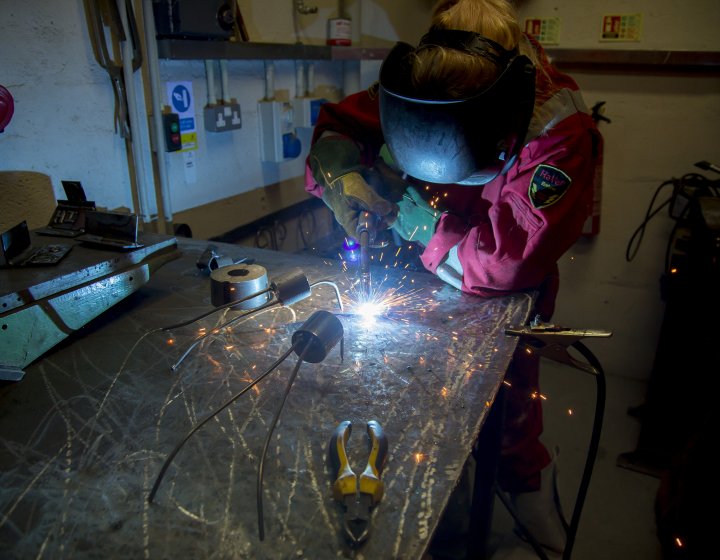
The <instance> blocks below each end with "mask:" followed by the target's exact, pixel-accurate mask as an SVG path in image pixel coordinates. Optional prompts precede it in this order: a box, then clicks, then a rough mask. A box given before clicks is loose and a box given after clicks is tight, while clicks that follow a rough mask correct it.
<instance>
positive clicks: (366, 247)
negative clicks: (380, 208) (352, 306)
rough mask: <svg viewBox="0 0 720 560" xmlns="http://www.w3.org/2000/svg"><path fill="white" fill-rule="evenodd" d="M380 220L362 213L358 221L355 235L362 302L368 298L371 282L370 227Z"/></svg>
mask: <svg viewBox="0 0 720 560" xmlns="http://www.w3.org/2000/svg"><path fill="white" fill-rule="evenodd" d="M379 220H380V218H379V216H376V215H374V214H371V213H370V212H363V213H362V214H361V215H360V219H359V220H358V227H357V235H358V242H359V243H360V295H361V297H362V299H363V300H367V299H369V298H370V293H371V291H372V280H371V278H370V242H371V235H372V233H374V232H373V231H372V225H373V224H374V223H375V222H378V221H379Z"/></svg>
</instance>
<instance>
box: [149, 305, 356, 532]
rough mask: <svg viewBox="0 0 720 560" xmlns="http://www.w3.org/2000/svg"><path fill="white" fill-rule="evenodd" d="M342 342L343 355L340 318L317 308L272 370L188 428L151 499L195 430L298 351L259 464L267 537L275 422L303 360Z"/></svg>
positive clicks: (259, 505) (259, 506) (318, 359)
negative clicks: (268, 466)
mask: <svg viewBox="0 0 720 560" xmlns="http://www.w3.org/2000/svg"><path fill="white" fill-rule="evenodd" d="M338 342H340V355H341V359H342V357H343V354H344V343H343V326H342V323H341V322H340V320H339V319H338V318H337V317H336V316H335V315H333V314H332V313H329V312H327V311H322V310H320V311H316V312H315V313H313V314H312V315H311V316H310V318H309V319H308V320H307V321H305V323H303V325H302V326H301V327H300V328H298V329H297V330H296V331H295V333H294V334H293V336H292V345H291V347H290V348H289V349H288V350H287V351H286V352H285V353H284V354H283V355H282V356H280V358H278V359H277V360H276V361H275V362H274V363H273V364H272V366H270V368H269V369H268V370H266V371H265V372H264V373H262V374H261V375H260V376H259V377H258V378H257V379H255V380H254V381H252V382H251V383H250V384H248V385H246V386H245V387H244V388H243V389H242V390H241V391H239V392H238V393H236V394H235V395H233V396H232V397H231V398H230V399H228V400H227V401H225V403H224V404H222V405H221V406H220V407H218V408H217V409H215V411H213V412H212V413H211V414H210V415H208V416H207V417H206V418H205V419H204V420H202V421H201V422H199V423H198V424H196V425H195V427H194V428H192V429H191V430H190V432H188V434H187V435H186V436H185V437H184V438H183V439H182V440H181V441H180V443H178V444H177V445H176V446H175V448H174V449H173V450H172V451H171V452H170V454H169V455H168V456H167V458H166V459H165V463H164V464H163V466H162V468H161V469H160V472H159V473H158V476H157V478H156V479H155V483H154V484H153V487H152V489H151V491H150V494H149V495H148V503H152V502H153V499H154V498H155V494H156V493H157V491H158V489H159V488H160V484H161V483H162V480H163V477H164V476H165V473H166V472H167V469H168V468H169V467H170V464H171V463H172V461H173V459H174V458H175V456H176V455H177V454H178V452H179V451H180V450H181V449H182V447H183V446H184V445H185V443H187V441H188V440H189V439H190V438H191V437H192V436H193V434H195V433H196V432H197V431H198V430H199V429H200V428H201V427H202V426H204V425H205V424H206V423H207V422H208V421H210V420H211V419H212V418H214V417H215V416H217V415H218V414H219V413H220V412H222V411H223V410H225V409H226V408H227V407H229V406H230V405H231V404H232V403H234V402H235V401H236V400H237V399H239V398H240V397H241V396H242V395H244V394H245V393H246V392H247V391H249V390H250V389H252V388H253V387H255V385H257V384H258V383H259V382H260V381H262V380H263V379H264V378H265V377H267V376H268V375H269V374H270V373H272V372H273V371H274V370H275V369H277V368H278V367H279V366H280V364H282V363H283V362H284V361H285V360H286V359H287V358H288V356H290V354H292V353H293V352H295V354H296V355H297V356H298V361H297V363H296V365H295V367H294V368H293V371H292V373H291V375H290V379H289V380H288V383H287V387H286V389H285V392H284V394H283V397H282V400H281V403H280V406H279V407H278V410H277V412H276V413H275V416H274V418H273V421H272V423H271V424H270V428H269V430H268V434H267V438H266V439H265V445H264V447H263V451H262V454H261V456H260V464H259V467H258V479H257V480H258V482H257V510H258V531H259V537H260V540H263V539H264V538H265V528H264V522H263V505H262V481H263V472H264V463H265V456H266V455H267V450H268V447H269V446H270V440H271V438H272V433H273V431H274V430H275V426H276V425H277V422H278V420H279V418H280V413H281V412H282V409H283V406H284V404H285V401H286V400H287V396H288V394H289V393H290V389H291V388H292V385H293V383H294V381H295V377H296V376H297V373H298V371H299V369H300V366H301V365H302V363H303V361H307V362H309V363H319V362H321V361H323V360H324V359H325V357H326V356H327V354H328V353H329V352H330V350H332V349H333V348H334V347H335V346H336V345H337V343H338Z"/></svg>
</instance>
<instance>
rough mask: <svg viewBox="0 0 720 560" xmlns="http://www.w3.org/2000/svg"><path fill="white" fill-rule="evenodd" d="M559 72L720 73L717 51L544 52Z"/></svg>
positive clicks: (550, 49) (719, 58) (566, 50)
mask: <svg viewBox="0 0 720 560" xmlns="http://www.w3.org/2000/svg"><path fill="white" fill-rule="evenodd" d="M545 51H546V52H547V55H548V56H549V57H550V58H551V59H552V61H553V62H554V63H555V64H556V65H557V66H559V67H562V68H573V69H578V70H594V71H599V72H616V71H645V72H683V73H684V72H701V73H707V72H711V73H720V51H659V50H658V51H651V50H638V49H634V50H631V49H628V50H620V49H561V48H549V47H548V48H546V49H545Z"/></svg>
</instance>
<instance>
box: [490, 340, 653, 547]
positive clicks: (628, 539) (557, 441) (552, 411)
mask: <svg viewBox="0 0 720 560" xmlns="http://www.w3.org/2000/svg"><path fill="white" fill-rule="evenodd" d="M583 343H584V344H585V345H586V346H587V347H588V348H590V350H591V351H593V353H595V352H594V350H595V349H597V348H598V347H600V345H602V344H603V341H602V340H601V339H596V340H592V339H585V340H584V341H583ZM606 382H607V399H606V404H605V415H604V421H603V429H602V435H601V438H600V449H599V452H598V457H597V460H596V462H595V467H594V470H593V475H592V479H591V482H590V487H589V490H588V494H587V497H586V499H585V504H584V507H583V510H582V517H581V519H580V525H579V529H578V533H577V537H576V541H575V545H574V548H573V553H572V557H573V558H576V559H579V560H601V559H602V560H606V559H608V558H614V559H617V560H624V559H632V560H660V559H661V558H662V555H661V550H660V543H659V541H658V539H657V536H656V534H655V517H654V513H653V504H654V501H655V494H656V492H657V489H658V485H659V479H658V478H655V477H653V476H650V475H646V474H641V473H639V472H636V471H633V470H628V469H626V468H622V467H618V466H617V464H616V463H617V458H618V455H620V454H621V453H625V452H628V451H633V450H634V449H635V447H636V445H637V437H638V433H639V430H640V423H639V422H638V420H637V419H635V418H634V417H632V416H630V415H628V414H627V409H628V407H634V406H637V405H638V404H640V403H642V402H643V398H644V395H645V389H646V383H645V382H643V381H638V380H634V379H627V378H622V377H619V376H617V375H610V374H606ZM540 383H541V392H542V394H543V395H544V396H545V397H546V399H547V400H545V401H544V403H543V405H544V409H543V410H544V422H545V432H544V435H543V437H544V441H545V443H546V445H547V446H548V447H549V448H550V449H552V448H554V447H555V446H559V449H560V455H559V459H558V465H559V481H558V485H559V491H560V497H561V501H562V504H563V510H564V512H565V516H566V517H567V518H568V520H569V518H570V516H571V514H572V511H573V506H574V503H575V499H576V496H577V489H578V484H579V482H580V477H581V475H582V470H583V467H584V465H585V458H586V453H587V445H588V442H589V438H590V432H591V429H592V422H593V417H594V413H595V399H596V382H595V379H594V378H593V377H592V376H590V375H589V374H585V373H583V372H581V371H579V370H577V369H573V368H571V367H569V366H567V365H564V364H559V363H557V362H553V361H550V360H547V359H543V360H542V365H541V381H540ZM569 410H572V414H570V413H569ZM513 525H514V523H513V520H512V518H511V516H510V515H509V514H508V512H507V511H506V509H505V508H504V506H503V505H502V503H501V502H500V501H499V500H497V501H496V505H495V512H494V517H493V528H492V535H491V542H490V547H491V549H492V551H493V555H492V559H493V560H511V559H512V560H516V559H517V560H520V559H531V558H537V556H536V555H535V553H534V552H533V550H532V548H531V547H530V546H529V545H528V544H525V543H523V542H522V541H521V540H520V539H519V538H517V537H516V536H515V535H514V534H513ZM550 558H552V556H550Z"/></svg>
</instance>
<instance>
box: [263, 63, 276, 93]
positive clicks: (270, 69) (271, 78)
mask: <svg viewBox="0 0 720 560" xmlns="http://www.w3.org/2000/svg"><path fill="white" fill-rule="evenodd" d="M265 99H266V100H267V101H270V100H272V99H275V65H274V64H273V63H272V62H267V61H266V62H265Z"/></svg>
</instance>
